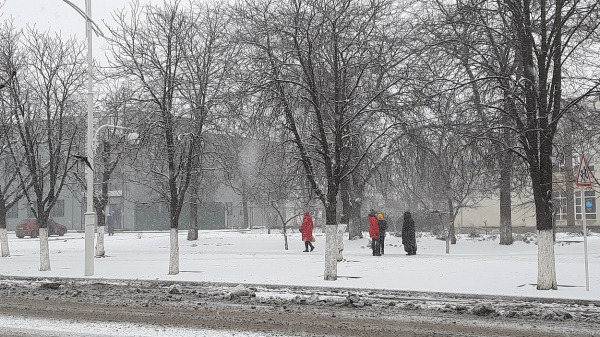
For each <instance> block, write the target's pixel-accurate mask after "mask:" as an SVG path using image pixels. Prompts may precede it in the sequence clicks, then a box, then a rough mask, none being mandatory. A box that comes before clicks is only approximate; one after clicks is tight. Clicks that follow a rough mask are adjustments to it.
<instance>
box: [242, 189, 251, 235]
mask: <svg viewBox="0 0 600 337" xmlns="http://www.w3.org/2000/svg"><path fill="white" fill-rule="evenodd" d="M242 213H243V215H244V228H248V229H252V228H251V227H250V217H249V216H248V196H247V195H246V191H245V190H243V191H242Z"/></svg>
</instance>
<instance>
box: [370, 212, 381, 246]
mask: <svg viewBox="0 0 600 337" xmlns="http://www.w3.org/2000/svg"><path fill="white" fill-rule="evenodd" d="M376 213H377V212H376V211H375V210H374V209H372V210H371V213H370V214H369V236H371V248H373V256H381V251H380V249H379V221H378V220H377V216H376V215H375V214H376Z"/></svg>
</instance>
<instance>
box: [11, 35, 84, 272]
mask: <svg viewBox="0 0 600 337" xmlns="http://www.w3.org/2000/svg"><path fill="white" fill-rule="evenodd" d="M25 36H26V38H25V39H24V40H22V41H18V45H19V48H18V49H17V48H15V49H16V50H17V52H15V54H13V55H12V56H11V57H12V59H11V60H10V62H11V63H12V64H14V65H15V69H16V71H17V76H16V77H15V78H14V79H13V83H12V85H11V86H10V88H9V92H10V99H11V101H12V107H11V112H12V121H11V122H12V123H13V126H14V127H15V133H16V134H17V137H16V138H17V141H18V142H19V143H20V146H22V148H23V151H24V157H25V162H24V165H23V166H22V167H21V170H20V172H19V178H20V181H21V186H23V187H25V186H29V185H30V186H31V188H30V190H29V193H27V191H24V193H27V194H26V196H27V200H28V202H29V206H30V208H31V211H32V213H33V214H34V216H35V217H36V218H37V223H38V226H39V227H40V232H39V235H40V270H41V271H49V270H50V256H49V248H48V230H47V225H48V220H49V217H50V212H51V210H52V208H53V207H54V205H55V204H56V201H57V199H58V196H59V195H60V193H61V191H62V190H63V187H64V186H65V183H66V182H67V179H68V173H69V168H70V167H71V166H72V165H73V162H72V161H71V159H70V156H71V154H72V149H73V147H74V145H73V143H74V139H75V134H76V131H77V127H76V125H77V119H78V118H79V116H78V115H77V111H80V109H79V108H80V107H81V104H82V102H81V101H80V100H79V99H78V97H79V96H78V95H76V94H78V93H81V90H82V89H83V88H84V87H83V83H84V81H83V80H84V75H85V72H84V69H83V64H84V62H83V50H84V49H83V46H82V44H80V43H77V42H76V41H75V40H73V39H69V40H67V41H63V40H62V39H61V38H60V37H59V36H55V37H51V36H50V35H49V34H47V33H39V32H37V31H36V30H33V29H29V30H28V31H27V33H26V34H25ZM17 58H18V61H17ZM21 172H22V173H21ZM27 179H31V181H30V182H29V183H27V184H25V181H26V180H27Z"/></svg>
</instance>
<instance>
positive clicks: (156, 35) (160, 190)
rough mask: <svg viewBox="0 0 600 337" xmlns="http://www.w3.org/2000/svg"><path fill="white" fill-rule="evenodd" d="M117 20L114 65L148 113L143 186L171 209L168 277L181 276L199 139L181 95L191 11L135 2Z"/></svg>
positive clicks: (113, 30) (172, 3)
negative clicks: (184, 219)
mask: <svg viewBox="0 0 600 337" xmlns="http://www.w3.org/2000/svg"><path fill="white" fill-rule="evenodd" d="M114 18H115V21H116V27H113V28H110V31H111V33H112V36H113V38H112V40H111V48H112V50H113V52H114V60H113V61H112V65H113V66H114V67H115V69H117V70H118V71H119V72H120V74H121V76H123V77H124V78H127V79H128V80H130V81H131V82H132V83H134V85H135V86H136V92H137V94H138V98H137V99H138V100H140V101H142V102H144V106H145V108H147V109H149V111H148V115H147V118H146V119H145V121H146V122H147V123H146V124H145V125H140V126H139V127H138V129H140V134H141V136H142V137H141V141H142V143H141V144H140V145H142V146H145V150H146V151H147V154H148V155H146V156H145V157H144V160H145V162H144V166H145V167H146V168H147V170H148V171H149V172H150V174H149V175H147V176H148V177H150V178H151V179H152V181H146V182H145V185H146V186H147V187H149V188H151V189H152V191H153V193H154V195H155V196H156V197H157V198H158V199H159V200H162V201H163V202H166V203H167V205H168V209H169V214H170V221H169V222H170V224H169V225H170V228H171V239H170V240H171V245H170V246H171V248H170V259H169V274H170V275H175V274H178V273H179V238H178V228H179V216H180V214H181V209H182V207H183V204H184V201H185V200H186V198H185V197H186V192H187V190H188V187H189V186H190V181H191V176H192V172H193V164H194V158H195V156H196V155H197V150H198V146H197V145H198V143H199V140H200V135H199V134H198V130H197V127H196V125H195V123H190V113H191V112H192V111H190V110H191V109H190V107H189V106H187V105H186V104H184V102H183V100H181V99H180V98H179V97H178V92H179V89H180V88H181V86H182V81H183V80H184V77H183V74H182V73H181V72H182V67H183V65H184V63H185V62H186V56H187V54H186V46H187V43H189V41H191V40H192V39H191V38H190V36H191V35H192V34H194V30H193V29H192V28H193V25H192V24H191V21H190V10H189V8H184V7H183V6H181V4H180V1H170V2H166V3H164V6H163V7H156V6H152V5H146V6H143V7H140V6H139V3H134V4H133V5H132V6H131V13H130V14H129V15H127V14H126V13H125V11H120V12H117V13H116V14H115V15H114ZM196 108H197V107H193V109H196ZM142 128H143V129H142Z"/></svg>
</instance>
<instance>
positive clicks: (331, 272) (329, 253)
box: [324, 225, 338, 281]
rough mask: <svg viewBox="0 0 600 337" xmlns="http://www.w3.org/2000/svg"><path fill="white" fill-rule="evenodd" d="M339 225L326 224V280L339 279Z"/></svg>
mask: <svg viewBox="0 0 600 337" xmlns="http://www.w3.org/2000/svg"><path fill="white" fill-rule="evenodd" d="M337 227H338V226H332V225H325V273H324V279H325V281H335V280H337V255H338V245H337Z"/></svg>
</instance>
